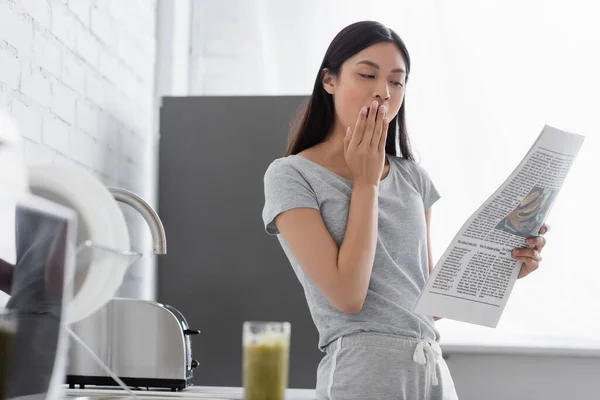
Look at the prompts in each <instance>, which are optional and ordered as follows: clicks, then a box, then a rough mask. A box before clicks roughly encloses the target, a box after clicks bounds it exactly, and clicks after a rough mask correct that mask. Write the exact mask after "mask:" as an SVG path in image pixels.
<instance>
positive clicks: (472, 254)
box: [414, 125, 584, 328]
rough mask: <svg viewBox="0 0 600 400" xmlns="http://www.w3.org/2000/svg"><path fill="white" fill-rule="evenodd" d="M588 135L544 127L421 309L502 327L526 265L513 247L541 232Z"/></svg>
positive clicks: (438, 273)
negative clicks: (503, 314) (523, 264)
mask: <svg viewBox="0 0 600 400" xmlns="http://www.w3.org/2000/svg"><path fill="white" fill-rule="evenodd" d="M583 140H584V137H583V136H581V135H576V134H572V133H567V132H563V131H561V130H558V129H556V128H553V127H550V126H547V125H546V126H544V128H543V130H542V132H541V134H540V135H539V136H538V138H537V140H536V141H535V143H534V144H533V146H532V147H531V149H530V150H529V152H528V153H527V155H526V156H525V158H524V159H523V160H522V161H521V163H520V164H519V165H518V166H517V168H516V169H515V170H514V171H513V173H512V174H511V175H510V176H509V177H508V179H507V180H506V181H505V182H504V183H503V184H502V185H501V186H500V187H499V188H498V189H497V190H496V191H495V192H494V194H493V195H492V196H490V197H489V198H488V199H487V200H486V201H485V202H484V203H483V205H481V207H479V209H478V210H477V211H476V212H475V213H474V214H473V215H472V216H471V217H470V218H469V219H468V220H467V222H466V223H465V224H464V225H463V226H462V227H461V228H460V230H459V231H458V234H457V235H456V236H455V237H454V239H453V240H452V242H451V243H450V246H449V247H448V248H447V249H446V251H445V253H444V254H443V255H442V257H441V259H440V260H439V261H438V263H437V264H436V266H435V268H434V269H433V271H432V273H431V276H430V277H429V279H428V281H427V283H426V285H425V287H424V288H423V291H422V292H421V295H420V296H419V298H418V299H417V301H416V302H415V305H414V311H415V312H417V313H421V314H425V315H431V316H437V317H444V318H449V319H454V320H458V321H463V322H469V323H472V324H477V325H484V326H488V327H492V328H495V327H496V326H497V324H498V321H499V320H500V316H501V315H502V312H503V311H504V307H505V306H506V302H507V301H508V297H509V296H510V293H511V291H512V289H513V286H514V284H515V281H516V280H517V276H518V274H519V270H520V269H521V265H522V262H520V261H516V260H515V259H513V258H512V257H511V251H512V249H513V248H515V247H527V244H526V243H525V239H526V238H528V237H531V236H538V235H539V230H540V228H541V227H542V225H543V223H544V221H545V220H546V218H547V216H548V213H549V212H550V209H551V208H552V205H553V204H554V201H555V200H556V196H557V195H558V193H559V191H560V188H561V187H562V184H563V182H564V180H565V177H566V176H567V174H568V172H569V169H570V167H571V165H572V164H573V161H574V160H575V157H576V156H577V153H578V152H579V149H580V147H581V145H582V143H583Z"/></svg>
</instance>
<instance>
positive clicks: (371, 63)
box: [356, 60, 406, 74]
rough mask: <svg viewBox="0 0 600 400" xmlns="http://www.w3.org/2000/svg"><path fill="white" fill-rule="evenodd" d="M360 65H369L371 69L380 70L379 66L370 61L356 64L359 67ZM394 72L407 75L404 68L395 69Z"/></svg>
mask: <svg viewBox="0 0 600 400" xmlns="http://www.w3.org/2000/svg"><path fill="white" fill-rule="evenodd" d="M358 64H366V65H369V66H371V67H373V68H375V69H380V67H379V65H377V64H375V63H374V62H373V61H369V60H362V61H359V62H357V63H356V65H358ZM392 72H400V73H404V74H405V73H406V71H405V70H404V69H403V68H396V69H393V70H392Z"/></svg>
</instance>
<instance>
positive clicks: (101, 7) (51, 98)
mask: <svg viewBox="0 0 600 400" xmlns="http://www.w3.org/2000/svg"><path fill="white" fill-rule="evenodd" d="M156 2H157V0H139V1H132V0H0V110H2V111H4V112H7V113H8V114H9V115H12V117H13V118H14V119H15V120H16V121H17V123H18V124H19V126H20V128H21V131H22V133H23V135H24V137H25V140H26V142H25V153H26V158H27V159H28V161H30V162H49V163H75V164H77V165H80V166H82V167H84V168H86V169H88V170H89V171H91V172H93V173H94V174H95V175H96V176H98V177H99V178H100V179H101V180H102V181H103V182H104V183H105V184H106V185H112V186H120V187H123V188H126V189H129V190H132V191H134V192H136V193H138V194H139V195H141V196H142V197H145V198H149V199H152V198H153V195H152V194H151V193H149V190H150V189H149V188H148V187H147V186H148V185H145V182H148V181H149V180H151V179H153V177H149V176H148V174H150V173H152V171H153V170H154V168H146V166H145V165H143V163H144V161H145V160H147V159H148V157H145V156H144V154H147V152H148V151H150V149H151V148H152V146H155V145H156V140H155V138H154V132H153V130H152V129H153V126H152V123H153V118H154V117H155V115H154V104H155V103H154V100H155V98H154V93H155V91H154V78H155V59H156V49H155V46H156V38H155V32H156ZM123 210H124V212H125V215H126V218H127V220H128V222H129V223H130V230H131V233H132V242H133V245H132V247H133V248H134V249H135V250H144V251H146V250H147V249H148V247H149V243H147V241H148V240H149V237H148V235H147V229H148V228H147V227H146V226H144V222H143V221H142V220H141V218H138V217H137V216H135V214H134V213H133V212H132V210H131V209H129V208H128V207H123ZM142 239H143V240H144V243H143V244H142V243H141V240H142ZM139 267H140V268H138V269H141V268H143V266H141V265H140V266H139ZM143 275H144V274H141V273H140V272H139V271H137V272H136V271H131V273H130V274H129V280H130V281H129V282H127V285H124V286H128V289H127V290H128V291H129V292H130V293H122V294H123V295H137V294H139V293H135V292H141V291H144V290H145V291H146V292H148V290H147V289H142V288H141V287H140V286H143V282H142V281H143V280H144V279H145V278H144V277H143ZM151 279H153V278H151ZM131 280H134V281H135V282H133V281H131Z"/></svg>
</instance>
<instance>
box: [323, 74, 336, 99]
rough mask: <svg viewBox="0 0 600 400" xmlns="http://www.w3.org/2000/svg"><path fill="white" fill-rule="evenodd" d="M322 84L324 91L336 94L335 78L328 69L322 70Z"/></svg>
mask: <svg viewBox="0 0 600 400" xmlns="http://www.w3.org/2000/svg"><path fill="white" fill-rule="evenodd" d="M321 83H322V84H323V89H325V91H326V92H327V93H329V94H331V95H333V94H334V93H335V76H333V75H332V74H331V72H329V70H328V69H327V68H323V70H321Z"/></svg>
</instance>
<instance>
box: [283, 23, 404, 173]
mask: <svg viewBox="0 0 600 400" xmlns="http://www.w3.org/2000/svg"><path fill="white" fill-rule="evenodd" d="M382 42H390V43H394V44H395V45H396V46H398V49H399V50H400V52H401V53H402V55H403V56H404V62H405V63H406V80H407V81H408V74H409V73H410V56H409V54H408V50H407V49H406V45H405V44H404V42H403V41H402V39H400V37H399V36H398V35H397V34H396V32H394V31H393V30H391V29H390V28H388V27H386V26H384V25H382V24H380V23H379V22H375V21H361V22H355V23H353V24H351V25H349V26H347V27H346V28H344V29H342V30H341V31H340V32H339V33H338V34H337V35H336V37H335V38H334V39H333V41H332V42H331V44H330V45H329V48H328V49H327V52H325V57H324V58H323V62H322V63H321V67H320V68H319V73H318V74H317V78H316V79H315V86H314V88H313V92H312V95H311V96H310V98H309V99H308V102H307V103H306V105H305V106H304V107H303V110H302V111H301V113H300V114H299V116H298V120H297V122H296V123H295V124H293V125H292V131H291V135H290V139H289V142H288V147H287V150H286V156H288V155H291V154H298V153H300V152H301V151H303V150H306V149H308V148H309V147H312V146H315V145H317V144H319V143H321V142H323V141H325V140H327V139H328V138H329V136H330V135H331V133H332V129H333V124H334V121H335V109H334V106H333V97H332V96H331V95H330V94H329V93H327V92H326V91H325V89H324V88H323V82H322V77H323V69H324V68H327V70H328V71H329V72H330V73H331V74H332V75H334V76H339V73H340V71H341V68H342V64H343V63H344V62H345V61H346V60H347V59H349V58H350V57H352V56H353V55H355V54H356V53H358V52H360V51H362V50H364V49H366V48H367V47H369V46H371V45H374V44H377V43H382ZM405 107H406V101H403V102H402V106H401V107H400V110H399V111H398V114H397V115H396V116H395V117H394V119H392V120H391V121H390V125H389V128H388V133H387V135H388V136H387V142H386V147H385V152H386V153H388V154H391V155H394V156H400V157H403V158H406V159H409V160H413V161H414V156H413V154H412V151H411V149H410V143H409V140H408V134H407V132H406V119H405V111H404V110H405ZM396 142H398V144H399V147H400V154H398V151H397V148H396Z"/></svg>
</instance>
